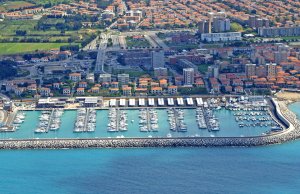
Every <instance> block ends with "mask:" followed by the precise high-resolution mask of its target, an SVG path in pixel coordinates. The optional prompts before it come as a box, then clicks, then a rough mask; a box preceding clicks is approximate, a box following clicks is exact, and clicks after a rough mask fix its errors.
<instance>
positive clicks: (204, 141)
mask: <svg viewBox="0 0 300 194" xmlns="http://www.w3.org/2000/svg"><path fill="white" fill-rule="evenodd" d="M273 104H274V106H275V107H276V114H277V115H276V116H277V117H278V118H279V119H280V120H281V121H282V122H283V123H284V124H285V125H286V126H287V128H286V129H284V130H283V131H281V132H277V133H272V134H268V135H265V136H255V137H182V138H99V139H96V138H94V139H26V140H2V141H0V149H61V148H130V147H140V148H141V147H226V146H235V147H237V146H242V147H252V146H265V145H272V144H280V143H284V142H287V141H291V140H295V139H298V138H300V123H299V121H298V120H297V118H296V115H295V114H294V113H293V112H291V111H290V110H289V109H288V108H287V104H286V103H285V102H281V101H275V100H273Z"/></svg>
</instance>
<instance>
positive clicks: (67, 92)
mask: <svg viewBox="0 0 300 194" xmlns="http://www.w3.org/2000/svg"><path fill="white" fill-rule="evenodd" d="M63 95H66V96H69V95H71V89H70V88H63Z"/></svg>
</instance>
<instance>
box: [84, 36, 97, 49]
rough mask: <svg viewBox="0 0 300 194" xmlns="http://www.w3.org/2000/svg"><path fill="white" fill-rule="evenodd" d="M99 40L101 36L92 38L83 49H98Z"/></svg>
mask: <svg viewBox="0 0 300 194" xmlns="http://www.w3.org/2000/svg"><path fill="white" fill-rule="evenodd" d="M98 40H99V36H97V37H96V38H95V39H94V40H92V41H91V42H90V43H89V44H87V45H86V46H85V47H84V48H83V49H82V50H84V51H87V50H96V49H97V41H98Z"/></svg>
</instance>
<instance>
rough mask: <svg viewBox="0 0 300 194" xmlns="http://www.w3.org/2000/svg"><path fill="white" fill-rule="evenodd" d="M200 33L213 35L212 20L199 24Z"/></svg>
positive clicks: (202, 21)
mask: <svg viewBox="0 0 300 194" xmlns="http://www.w3.org/2000/svg"><path fill="white" fill-rule="evenodd" d="M198 32H199V33H200V34H203V33H211V21H210V20H201V21H200V22H199V23H198Z"/></svg>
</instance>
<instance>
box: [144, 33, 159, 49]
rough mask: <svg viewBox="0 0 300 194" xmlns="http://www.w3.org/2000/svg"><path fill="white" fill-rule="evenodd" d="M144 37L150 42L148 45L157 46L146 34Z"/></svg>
mask: <svg viewBox="0 0 300 194" xmlns="http://www.w3.org/2000/svg"><path fill="white" fill-rule="evenodd" d="M144 37H145V39H146V40H147V41H148V42H149V43H150V45H151V46H152V47H154V48H156V47H159V45H158V44H157V43H156V42H155V41H154V40H153V39H152V38H151V37H150V36H148V35H145V36H144Z"/></svg>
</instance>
